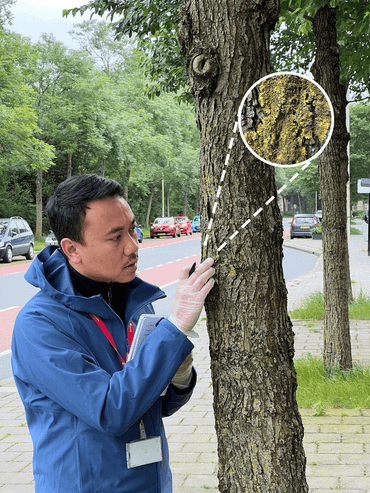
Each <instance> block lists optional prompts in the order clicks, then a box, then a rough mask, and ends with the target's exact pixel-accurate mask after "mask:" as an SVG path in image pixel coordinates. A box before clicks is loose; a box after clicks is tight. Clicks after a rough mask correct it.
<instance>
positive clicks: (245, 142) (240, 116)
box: [238, 72, 334, 168]
mask: <svg viewBox="0 0 370 493" xmlns="http://www.w3.org/2000/svg"><path fill="white" fill-rule="evenodd" d="M277 75H296V76H297V77H302V78H303V79H307V80H308V81H310V82H312V83H313V84H315V86H317V87H318V89H319V90H320V91H321V92H322V93H323V94H324V96H325V98H326V100H327V101H328V103H329V108H330V113H331V122H330V129H329V133H328V136H327V137H326V139H325V142H324V144H323V146H322V147H321V148H320V150H319V151H318V152H317V153H316V154H315V155H314V156H312V157H310V158H309V159H306V160H305V161H301V162H299V163H296V164H277V163H272V162H270V161H267V159H264V158H262V157H261V156H259V155H258V154H257V153H256V152H255V151H254V150H253V149H252V148H251V147H250V145H249V144H248V142H247V141H246V140H245V137H244V134H243V130H242V109H243V106H244V102H245V100H246V99H247V96H248V95H249V93H251V92H252V91H253V89H254V88H255V87H256V86H257V85H258V84H260V83H261V82H262V81H264V80H266V79H269V78H270V77H276V76H277ZM238 126H239V133H240V135H241V138H242V140H243V142H244V144H245V145H246V146H247V148H248V150H249V151H250V152H251V153H252V154H253V155H254V156H255V157H256V158H257V159H259V160H260V161H263V162H264V163H266V164H270V165H271V166H276V167H278V168H295V167H297V166H301V165H304V164H305V163H308V162H310V161H312V160H313V159H316V158H317V157H319V156H320V154H321V153H322V152H323V151H324V149H325V147H326V146H327V145H328V143H329V141H330V139H331V136H332V133H333V130H334V110H333V105H332V104H331V101H330V99H329V96H328V95H327V93H326V92H325V90H324V89H323V88H322V87H321V86H320V84H318V83H317V82H316V81H314V80H313V79H310V77H307V76H306V75H302V74H297V73H295V72H274V73H273V74H268V75H265V76H264V77H262V78H261V79H259V80H258V81H257V82H255V83H254V84H253V86H251V87H250V88H249V89H248V91H247V92H246V93H245V95H244V97H243V99H242V102H241V103H240V106H239V110H238Z"/></svg>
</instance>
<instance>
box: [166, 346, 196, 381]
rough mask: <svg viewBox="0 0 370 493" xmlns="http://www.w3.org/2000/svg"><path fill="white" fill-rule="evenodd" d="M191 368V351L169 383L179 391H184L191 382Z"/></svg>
mask: <svg viewBox="0 0 370 493" xmlns="http://www.w3.org/2000/svg"><path fill="white" fill-rule="evenodd" d="M192 368H193V351H192V352H191V353H190V354H189V355H188V356H187V357H186V359H185V361H184V362H183V363H182V365H181V366H180V368H179V369H178V370H177V372H176V373H175V376H174V377H173V379H172V380H171V383H173V384H174V385H176V387H178V388H179V389H186V387H189V384H190V382H191V372H192Z"/></svg>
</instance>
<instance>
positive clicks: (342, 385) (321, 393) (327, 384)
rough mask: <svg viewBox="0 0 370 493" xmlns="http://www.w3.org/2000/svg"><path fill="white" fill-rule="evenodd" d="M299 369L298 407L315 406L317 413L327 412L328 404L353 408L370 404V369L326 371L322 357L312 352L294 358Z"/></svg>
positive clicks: (357, 367)
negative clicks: (315, 356)
mask: <svg viewBox="0 0 370 493" xmlns="http://www.w3.org/2000/svg"><path fill="white" fill-rule="evenodd" d="M294 366H295V369H296V372H297V381H298V389H297V402H298V406H300V407H305V408H313V409H315V411H316V412H315V414H314V415H315V416H319V415H322V414H324V413H325V411H324V408H325V407H328V406H334V407H344V408H348V409H353V408H356V407H366V408H367V407H369V406H370V396H369V391H368V389H369V384H370V368H365V369H364V368H361V367H359V366H357V365H354V367H353V369H352V370H347V371H342V370H340V369H331V370H330V373H328V371H325V369H324V364H323V360H322V358H314V357H313V356H312V355H311V354H308V355H307V356H306V357H305V358H299V359H295V360H294Z"/></svg>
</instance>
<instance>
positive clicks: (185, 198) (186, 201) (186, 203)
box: [182, 191, 188, 216]
mask: <svg viewBox="0 0 370 493" xmlns="http://www.w3.org/2000/svg"><path fill="white" fill-rule="evenodd" d="M187 210H188V192H187V191H186V192H185V195H184V207H183V209H182V215H183V216H186V215H187Z"/></svg>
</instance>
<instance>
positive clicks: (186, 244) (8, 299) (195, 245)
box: [0, 234, 317, 379]
mask: <svg viewBox="0 0 370 493" xmlns="http://www.w3.org/2000/svg"><path fill="white" fill-rule="evenodd" d="M200 246H201V243H200V235H199V234H198V235H193V236H189V237H182V238H181V239H180V238H179V239H177V238H176V239H159V240H144V242H143V243H142V244H141V245H140V250H139V262H138V272H137V274H138V276H139V277H141V278H142V279H144V280H146V281H148V282H151V283H153V284H156V285H158V286H160V287H161V288H162V289H163V291H164V292H165V293H166V294H167V298H166V299H164V300H159V301H157V302H156V303H155V306H154V308H155V311H156V312H157V313H159V314H163V315H164V316H168V315H169V314H170V312H171V307H172V301H173V298H174V295H175V291H176V286H177V279H178V274H179V272H180V270H181V268H182V267H183V266H185V265H191V264H192V263H193V262H194V261H197V263H198V264H199V261H200ZM316 260H317V258H316V257H315V256H314V255H310V254H307V253H303V252H299V251H297V250H292V249H289V248H285V249H284V260H283V268H284V275H285V279H286V280H287V281H288V280H290V279H294V278H296V277H299V276H301V275H303V274H306V273H307V272H308V271H310V270H311V269H312V268H313V267H314V266H315V263H316ZM28 265H29V264H19V262H17V261H16V260H15V262H14V263H13V264H12V265H11V266H6V267H4V266H0V293H1V297H0V379H3V378H8V377H9V376H11V366H10V351H9V349H10V341H11V332H12V328H13V324H14V320H15V317H16V315H17V313H18V311H19V310H20V309H21V307H22V306H23V305H24V304H25V303H26V302H27V301H28V300H29V299H30V298H31V297H32V296H33V295H34V294H35V293H36V292H37V291H38V289H37V288H35V287H33V286H31V285H29V284H28V283H27V282H26V281H25V279H24V273H25V271H26V269H27V268H28ZM16 269H18V270H19V269H22V271H21V272H10V271H11V270H16Z"/></svg>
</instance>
